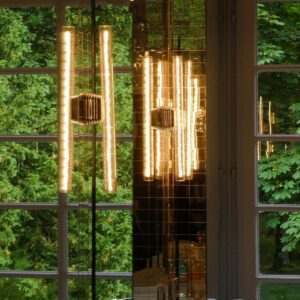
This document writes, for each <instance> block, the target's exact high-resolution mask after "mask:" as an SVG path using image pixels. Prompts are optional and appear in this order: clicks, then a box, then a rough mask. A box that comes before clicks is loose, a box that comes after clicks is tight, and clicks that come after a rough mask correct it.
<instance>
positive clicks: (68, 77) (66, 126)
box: [58, 26, 75, 193]
mask: <svg viewBox="0 0 300 300" xmlns="http://www.w3.org/2000/svg"><path fill="white" fill-rule="evenodd" d="M74 35H75V34H74V28H73V27H67V26H65V27H63V28H62V31H61V33H60V57H59V59H60V64H59V76H60V81H59V95H58V190H59V192H60V193H67V192H69V191H70V189H71V184H72V168H73V166H72V161H73V158H72V155H73V127H72V126H73V125H72V124H71V117H70V111H71V109H70V105H71V103H70V98H71V96H72V94H73V91H74V77H73V76H74V69H73V68H74Z"/></svg>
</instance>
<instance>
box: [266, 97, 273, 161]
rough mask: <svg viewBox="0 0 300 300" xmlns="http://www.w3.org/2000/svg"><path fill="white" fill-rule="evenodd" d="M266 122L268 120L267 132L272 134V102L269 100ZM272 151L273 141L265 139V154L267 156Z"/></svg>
mask: <svg viewBox="0 0 300 300" xmlns="http://www.w3.org/2000/svg"><path fill="white" fill-rule="evenodd" d="M268 122H269V134H270V135H271V134H273V132H272V124H273V116H272V102H271V101H269V109H268ZM273 152H274V148H273V143H272V142H270V141H267V150H266V156H267V158H269V156H270V154H271V153H273Z"/></svg>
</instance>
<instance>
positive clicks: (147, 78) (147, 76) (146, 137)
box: [143, 52, 154, 180]
mask: <svg viewBox="0 0 300 300" xmlns="http://www.w3.org/2000/svg"><path fill="white" fill-rule="evenodd" d="M152 99H153V59H152V57H151V56H149V53H148V52H146V53H145V56H144V58H143V172H144V180H153V175H154V164H153V132H152V129H151V109H152V101H153V100H152Z"/></svg>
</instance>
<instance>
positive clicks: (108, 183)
mask: <svg viewBox="0 0 300 300" xmlns="http://www.w3.org/2000/svg"><path fill="white" fill-rule="evenodd" d="M60 41H61V43H60V45H61V48H60V85H59V100H58V124H59V126H58V127H59V132H58V136H59V138H58V167H59V171H58V173H59V175H58V190H59V192H60V193H67V192H70V191H71V186H72V172H73V138H74V137H73V123H77V124H80V125H95V124H98V123H100V122H103V160H104V161H103V164H104V190H105V191H106V192H108V193H113V192H115V190H116V144H115V116H114V88H113V86H114V83H113V61H112V30H111V27H110V26H106V25H105V26H99V42H100V75H101V76H100V77H101V91H102V93H101V96H100V95H97V94H94V93H86V92H85V93H81V94H79V95H74V74H75V67H74V65H75V61H74V59H75V55H74V45H75V28H74V27H71V26H64V27H62V30H61V33H60Z"/></svg>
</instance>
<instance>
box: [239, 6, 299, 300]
mask: <svg viewBox="0 0 300 300" xmlns="http://www.w3.org/2000/svg"><path fill="white" fill-rule="evenodd" d="M299 13H300V2H298V1H258V2H257V3H256V2H255V1H244V2H243V3H239V4H238V13H237V18H238V23H237V30H238V36H237V37H238V40H237V124H239V126H238V132H237V142H238V144H237V145H238V164H237V166H238V171H237V174H238V178H237V188H238V198H237V199H238V213H239V222H240V223H239V225H240V226H239V232H238V233H239V252H238V253H239V256H240V257H239V273H238V274H239V278H238V279H239V297H245V298H246V299H248V298H249V299H262V300H265V299H277V298H278V297H282V299H296V298H297V297H298V295H299V294H298V290H297V288H298V286H299V283H300V269H299V266H300V265H299V240H298V237H297V235H298V234H299V227H298V220H299V209H300V205H299V199H298V198H299V197H298V194H299V190H298V185H299V179H298V177H297V172H298V161H299V159H298V157H299V141H300V136H299V130H298V126H299V121H298V118H299V117H298V110H297V107H298V105H299V71H300V64H299V63H300V60H299V53H298V52H299V51H298V49H299V36H298V34H297V31H298V30H299V22H298V20H299Z"/></svg>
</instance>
